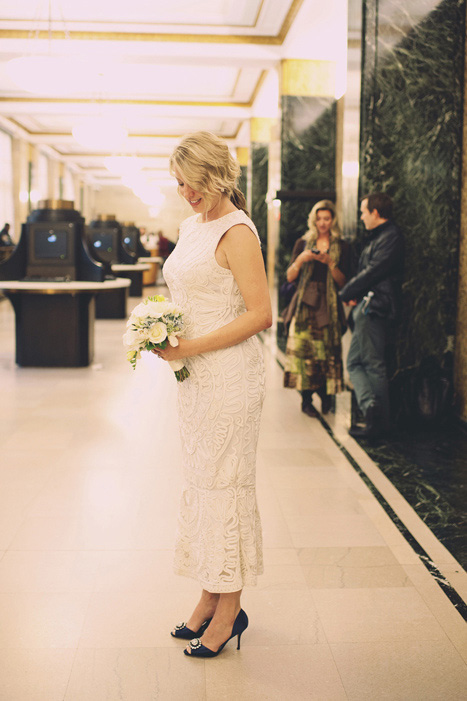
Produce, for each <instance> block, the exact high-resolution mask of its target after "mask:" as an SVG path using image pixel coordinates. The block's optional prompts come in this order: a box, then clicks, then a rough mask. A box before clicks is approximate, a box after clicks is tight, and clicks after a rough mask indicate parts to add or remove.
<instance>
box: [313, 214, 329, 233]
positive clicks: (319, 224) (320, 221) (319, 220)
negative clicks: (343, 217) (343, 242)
mask: <svg viewBox="0 0 467 701" xmlns="http://www.w3.org/2000/svg"><path fill="white" fill-rule="evenodd" d="M331 224H332V212H330V210H329V209H318V212H317V213H316V228H317V229H318V234H320V235H323V234H328V233H329V232H330V231H331Z"/></svg>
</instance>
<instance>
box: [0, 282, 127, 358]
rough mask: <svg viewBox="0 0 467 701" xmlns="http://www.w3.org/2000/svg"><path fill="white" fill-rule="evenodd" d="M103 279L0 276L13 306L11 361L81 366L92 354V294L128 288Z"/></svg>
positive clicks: (3, 291) (93, 306)
mask: <svg viewBox="0 0 467 701" xmlns="http://www.w3.org/2000/svg"><path fill="white" fill-rule="evenodd" d="M130 284H131V282H130V280H128V279H124V278H117V279H116V280H108V281H106V282H79V281H73V282H25V281H22V280H2V281H0V292H2V293H3V294H4V295H5V297H7V298H8V299H9V300H10V301H11V303H12V305H13V308H14V310H15V323H16V362H17V364H18V365H20V366H21V367H85V366H87V365H89V364H90V363H92V361H93V357H94V318H95V296H96V295H97V294H98V293H99V294H105V293H108V292H114V291H115V290H121V289H125V288H128V287H129V286H130Z"/></svg>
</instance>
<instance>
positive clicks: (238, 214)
mask: <svg viewBox="0 0 467 701" xmlns="http://www.w3.org/2000/svg"><path fill="white" fill-rule="evenodd" d="M236 224H246V225H247V226H248V227H249V228H250V229H251V230H252V231H253V232H254V234H255V235H256V237H257V238H258V241H259V237H258V232H257V231H256V228H255V226H254V224H253V222H252V221H251V219H249V217H247V215H246V214H245V213H244V212H243V211H241V210H237V211H235V212H231V213H229V214H226V215H225V216H223V217H220V218H219V219H215V220H213V221H211V222H205V223H202V222H199V221H198V215H197V214H195V215H194V216H192V217H189V218H188V219H186V220H185V221H184V222H183V223H182V225H181V227H180V236H179V240H178V243H177V245H176V247H175V249H174V251H173V253H172V254H171V255H170V256H169V258H168V259H167V261H166V263H165V265H164V279H165V281H166V282H167V285H168V287H169V291H170V295H171V298H172V301H174V302H176V303H177V304H178V305H179V306H180V307H181V308H182V310H183V311H184V320H185V332H184V335H185V337H186V338H197V337H199V336H204V335H205V334H208V333H209V332H210V331H214V330H215V329H218V328H220V327H222V326H224V325H225V324H228V323H229V322H230V321H232V320H234V319H235V318H236V317H237V316H239V315H240V314H243V313H244V312H245V311H246V309H245V303H244V301H243V297H242V295H241V293H240V290H239V288H238V285H237V283H236V281H235V279H234V277H233V275H232V273H231V271H230V270H228V269H226V268H223V267H221V266H220V265H219V264H218V263H217V261H216V259H215V251H216V248H217V245H218V243H219V241H220V240H221V238H222V236H223V235H224V234H225V232H226V231H228V229H230V228H231V227H232V226H234V225H236ZM186 366H187V368H188V370H189V371H190V377H189V378H188V379H187V380H185V381H184V382H181V383H179V384H178V385H177V388H178V414H179V424H180V435H181V441H182V450H183V478H184V479H183V481H184V485H183V490H182V495H181V501H180V514H179V520H178V529H177V536H176V545H175V564H174V570H175V572H176V573H177V574H180V575H185V576H188V577H193V578H195V579H197V580H198V581H199V582H200V584H201V585H202V587H203V588H204V589H206V590H207V591H209V592H212V593H226V592H234V591H238V590H239V589H242V588H243V587H244V586H254V585H255V584H256V577H257V575H258V574H261V573H262V571H263V558H262V534H261V522H260V517H259V512H258V507H257V503H256V445H257V441H258V433H259V424H260V418H261V408H262V403H263V398H264V361H263V354H262V349H261V344H260V341H259V340H258V338H257V337H256V336H253V337H251V338H248V339H247V340H246V341H243V342H242V343H239V344H237V345H235V346H231V347H230V348H224V349H221V350H216V351H211V352H208V353H203V354H200V355H197V356H193V357H191V358H187V359H186Z"/></svg>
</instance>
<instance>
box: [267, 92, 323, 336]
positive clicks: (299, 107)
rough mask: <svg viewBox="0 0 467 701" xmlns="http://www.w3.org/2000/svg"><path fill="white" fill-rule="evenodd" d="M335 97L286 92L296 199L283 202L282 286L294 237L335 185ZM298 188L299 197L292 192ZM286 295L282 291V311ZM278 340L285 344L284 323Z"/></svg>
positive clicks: (288, 155)
mask: <svg viewBox="0 0 467 701" xmlns="http://www.w3.org/2000/svg"><path fill="white" fill-rule="evenodd" d="M335 176H336V102H335V100H334V99H333V98H318V97H294V96H284V97H282V128H281V190H282V191H291V196H292V199H288V200H284V201H283V202H282V206H281V224H280V235H279V247H278V256H277V265H276V269H277V278H278V281H279V286H280V285H281V284H282V282H284V280H285V271H286V270H287V267H288V266H289V262H290V256H291V253H292V249H293V246H294V244H295V241H296V240H297V239H298V238H299V237H300V236H302V235H303V234H304V233H305V231H306V229H307V219H308V214H309V212H310V209H311V208H312V207H313V205H314V204H315V203H316V202H317V201H318V200H320V199H322V195H320V194H319V193H324V192H329V191H334V190H335V186H336V184H335V183H336V179H335ZM304 190H314V191H315V192H316V196H315V197H310V198H308V199H302V198H301V197H300V196H299V193H300V191H302V192H303V191H304ZM294 192H295V193H297V196H296V197H295V198H293V197H294V195H293V193H294ZM283 307H284V300H283V299H282V298H281V297H280V295H279V312H280V311H281V310H282V308H283ZM277 341H278V345H279V347H280V348H282V349H284V346H285V340H284V338H283V333H282V327H281V324H279V326H278V337H277Z"/></svg>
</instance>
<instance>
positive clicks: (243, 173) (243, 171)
mask: <svg viewBox="0 0 467 701" xmlns="http://www.w3.org/2000/svg"><path fill="white" fill-rule="evenodd" d="M238 189H239V190H241V191H242V192H243V194H244V195H245V199H246V200H248V168H247V166H240V176H239V178H238Z"/></svg>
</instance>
